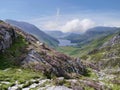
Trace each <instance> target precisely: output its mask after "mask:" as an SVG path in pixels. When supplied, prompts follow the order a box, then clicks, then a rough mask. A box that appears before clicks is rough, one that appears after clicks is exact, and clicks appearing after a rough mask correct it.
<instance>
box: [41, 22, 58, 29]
mask: <svg viewBox="0 0 120 90" xmlns="http://www.w3.org/2000/svg"><path fill="white" fill-rule="evenodd" d="M58 27H59V26H58V24H57V23H56V22H52V21H51V22H46V23H45V24H44V25H43V28H44V29H45V30H57V29H58Z"/></svg>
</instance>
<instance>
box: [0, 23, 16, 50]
mask: <svg viewBox="0 0 120 90" xmlns="http://www.w3.org/2000/svg"><path fill="white" fill-rule="evenodd" d="M16 37H17V35H16V32H15V31H14V30H13V28H11V26H9V25H7V24H5V23H2V24H0V52H4V50H5V49H7V48H9V47H10V45H11V44H12V42H14V40H15V38H16Z"/></svg>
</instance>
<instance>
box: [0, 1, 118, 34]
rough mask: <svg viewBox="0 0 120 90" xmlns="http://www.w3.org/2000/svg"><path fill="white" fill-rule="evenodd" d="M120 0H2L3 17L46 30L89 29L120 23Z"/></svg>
mask: <svg viewBox="0 0 120 90" xmlns="http://www.w3.org/2000/svg"><path fill="white" fill-rule="evenodd" d="M119 4H120V0H0V19H2V20H5V19H13V20H18V21H25V22H29V23H31V24H34V25H36V26H37V27H38V28H40V29H42V30H43V31H44V30H61V31H63V32H81V33H82V32H85V31H86V30H87V29H89V28H92V27H95V26H110V27H113V26H116V27H119V26H120V5H119Z"/></svg>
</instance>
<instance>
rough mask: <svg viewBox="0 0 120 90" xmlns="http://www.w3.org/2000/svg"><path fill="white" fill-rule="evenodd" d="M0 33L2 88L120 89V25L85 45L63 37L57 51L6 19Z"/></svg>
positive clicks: (0, 24)
mask: <svg viewBox="0 0 120 90" xmlns="http://www.w3.org/2000/svg"><path fill="white" fill-rule="evenodd" d="M0 33H1V34H0V35H1V41H0V51H1V52H0V53H1V54H0V89H1V90H53V88H54V90H64V89H65V90H119V89H120V87H119V83H120V82H119V80H120V77H119V75H120V60H119V59H120V56H119V55H120V54H119V49H120V48H119V47H120V45H119V43H120V36H119V35H120V34H119V30H118V29H117V32H115V33H112V34H108V35H105V36H102V37H99V38H97V39H94V40H92V41H91V42H89V43H86V44H83V46H82V44H81V45H80V46H79V44H77V46H76V45H75V46H74V45H73V44H71V43H70V41H69V40H65V39H62V40H63V41H62V43H60V44H61V45H60V46H58V47H57V48H56V50H57V51H56V50H54V49H53V48H49V47H48V46H47V45H45V44H44V43H42V42H40V41H39V40H38V39H37V38H36V37H34V36H32V35H31V34H28V33H26V32H23V31H22V30H21V29H19V28H17V27H14V26H11V25H9V24H8V23H5V22H3V21H1V23H0ZM6 33H7V34H6ZM93 37H94V36H93ZM59 42H60V41H59ZM58 51H60V52H61V53H60V52H58ZM63 53H64V54H63ZM65 54H66V55H65ZM70 56H71V57H70Z"/></svg>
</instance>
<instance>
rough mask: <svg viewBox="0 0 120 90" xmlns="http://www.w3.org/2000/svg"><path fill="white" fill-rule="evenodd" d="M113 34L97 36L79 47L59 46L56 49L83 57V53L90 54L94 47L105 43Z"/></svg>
mask: <svg viewBox="0 0 120 90" xmlns="http://www.w3.org/2000/svg"><path fill="white" fill-rule="evenodd" d="M113 36H114V34H113V35H108V36H104V37H101V38H97V39H95V40H93V41H90V42H88V43H85V44H82V45H80V46H78V47H75V46H63V47H57V49H56V50H58V51H60V52H62V53H64V54H67V55H70V56H73V57H81V56H83V55H86V54H88V52H90V51H92V50H93V49H95V48H98V47H100V46H101V45H102V44H103V43H105V42H106V41H108V40H110V39H111V38H112V37H113Z"/></svg>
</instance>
